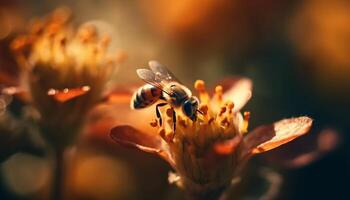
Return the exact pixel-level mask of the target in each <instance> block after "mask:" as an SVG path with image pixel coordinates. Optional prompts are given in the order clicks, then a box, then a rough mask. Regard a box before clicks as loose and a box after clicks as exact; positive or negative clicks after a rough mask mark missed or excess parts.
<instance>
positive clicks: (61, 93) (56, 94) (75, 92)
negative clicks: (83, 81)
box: [47, 86, 90, 103]
mask: <svg viewBox="0 0 350 200" xmlns="http://www.w3.org/2000/svg"><path fill="white" fill-rule="evenodd" d="M88 91H90V87H89V86H83V87H79V88H65V89H63V90H56V89H50V90H49V91H48V92H47V94H48V95H49V96H52V97H53V98H54V99H55V100H56V101H58V102H60V103H64V102H66V101H69V100H71V99H74V98H76V97H79V96H82V95H84V94H86V93H87V92H88Z"/></svg>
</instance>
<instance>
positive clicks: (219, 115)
mask: <svg viewBox="0 0 350 200" xmlns="http://www.w3.org/2000/svg"><path fill="white" fill-rule="evenodd" d="M194 88H195V89H196V91H197V93H198V97H199V100H200V104H199V111H200V112H198V114H197V117H198V119H197V120H196V121H192V120H191V119H189V118H188V117H186V116H185V115H184V114H183V113H182V111H181V110H180V109H174V108H172V107H170V105H169V106H167V107H165V108H164V109H163V110H162V118H163V121H164V123H163V124H162V125H161V126H160V124H159V123H158V121H157V120H154V121H152V122H151V123H150V125H151V126H153V127H156V128H158V134H159V135H160V136H161V137H162V138H163V139H164V141H166V142H167V143H168V144H169V145H171V144H173V143H177V142H179V141H182V140H187V141H193V142H195V143H196V144H198V145H200V146H202V145H204V146H205V145H209V144H210V143H212V142H215V141H217V140H225V139H229V138H233V137H234V136H235V135H236V134H244V133H246V132H247V129H248V121H249V117H250V113H249V112H245V113H244V115H243V116H242V115H241V114H240V113H239V112H237V113H234V112H233V108H234V103H233V102H232V101H230V100H228V101H226V100H224V98H223V87H222V86H221V85H218V86H216V87H215V92H214V94H213V95H212V97H210V95H209V93H208V92H207V90H206V87H205V82H204V81H202V80H197V81H196V82H195V84H194ZM174 111H175V113H176V115H175V117H176V129H175V131H174V119H173V116H174V115H173V112H174Z"/></svg>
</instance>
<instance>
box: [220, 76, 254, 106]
mask: <svg viewBox="0 0 350 200" xmlns="http://www.w3.org/2000/svg"><path fill="white" fill-rule="evenodd" d="M221 85H222V86H223V88H224V95H223V98H224V99H225V100H231V101H233V103H234V104H235V107H234V108H233V111H234V112H237V111H239V110H241V108H243V106H244V105H245V104H246V103H247V102H248V101H249V99H250V98H251V97H252V89H253V82H252V81H251V80H250V79H248V78H227V79H225V80H224V81H222V83H221Z"/></svg>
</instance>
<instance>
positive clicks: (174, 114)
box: [173, 109, 176, 134]
mask: <svg viewBox="0 0 350 200" xmlns="http://www.w3.org/2000/svg"><path fill="white" fill-rule="evenodd" d="M173 123H174V134H175V130H176V113H175V110H174V109H173Z"/></svg>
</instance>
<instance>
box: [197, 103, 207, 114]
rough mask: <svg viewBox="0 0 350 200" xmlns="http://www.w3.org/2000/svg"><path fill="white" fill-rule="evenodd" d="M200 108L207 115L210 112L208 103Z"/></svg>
mask: <svg viewBox="0 0 350 200" xmlns="http://www.w3.org/2000/svg"><path fill="white" fill-rule="evenodd" d="M199 110H200V111H202V113H203V115H207V113H208V105H206V104H203V105H201V106H200V107H199Z"/></svg>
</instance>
